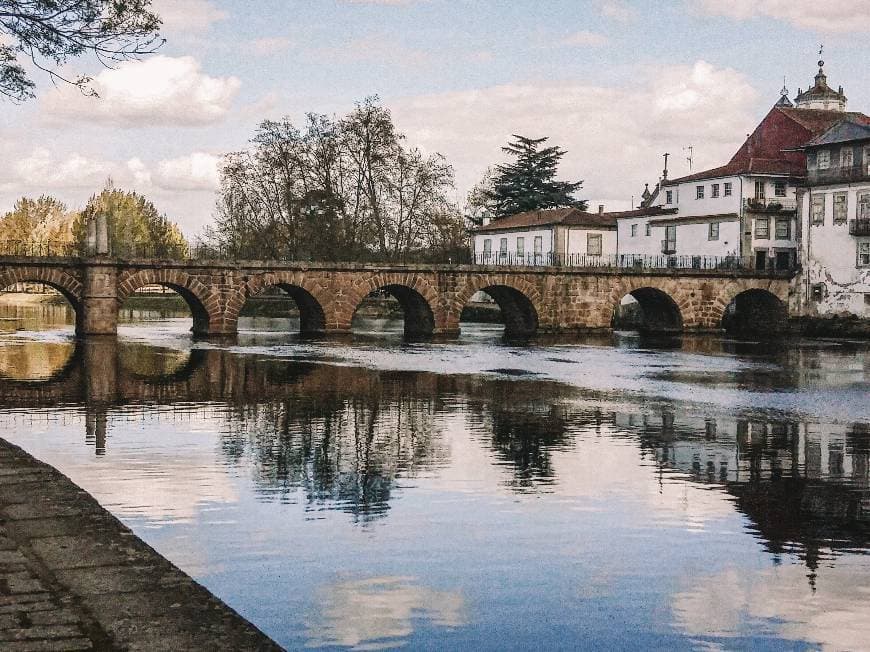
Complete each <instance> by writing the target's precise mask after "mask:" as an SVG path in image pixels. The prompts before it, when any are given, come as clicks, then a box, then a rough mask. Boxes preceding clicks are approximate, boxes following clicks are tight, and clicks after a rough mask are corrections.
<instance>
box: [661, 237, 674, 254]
mask: <svg viewBox="0 0 870 652" xmlns="http://www.w3.org/2000/svg"><path fill="white" fill-rule="evenodd" d="M662 253H663V254H664V255H665V256H670V255H672V254H675V253H677V241H676V240H662Z"/></svg>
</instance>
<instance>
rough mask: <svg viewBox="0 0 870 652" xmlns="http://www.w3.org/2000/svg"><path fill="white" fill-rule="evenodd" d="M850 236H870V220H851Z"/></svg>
mask: <svg viewBox="0 0 870 652" xmlns="http://www.w3.org/2000/svg"><path fill="white" fill-rule="evenodd" d="M849 235H870V218H864V219H859V220H849Z"/></svg>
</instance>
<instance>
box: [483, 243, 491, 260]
mask: <svg viewBox="0 0 870 652" xmlns="http://www.w3.org/2000/svg"><path fill="white" fill-rule="evenodd" d="M491 254H492V240H490V239H489V238H487V239H486V240H484V241H483V255H484V257H485V258H489V257H490V255H491Z"/></svg>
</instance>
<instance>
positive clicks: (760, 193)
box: [755, 181, 764, 199]
mask: <svg viewBox="0 0 870 652" xmlns="http://www.w3.org/2000/svg"><path fill="white" fill-rule="evenodd" d="M755 198H756V199H764V181H756V182H755Z"/></svg>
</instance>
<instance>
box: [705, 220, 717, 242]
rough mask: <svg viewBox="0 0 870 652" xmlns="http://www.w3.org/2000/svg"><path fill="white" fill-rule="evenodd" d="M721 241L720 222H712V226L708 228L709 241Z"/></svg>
mask: <svg viewBox="0 0 870 652" xmlns="http://www.w3.org/2000/svg"><path fill="white" fill-rule="evenodd" d="M718 239H719V222H710V226H709V227H708V228H707V240H718Z"/></svg>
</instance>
